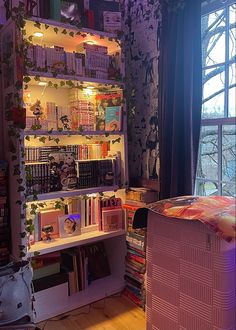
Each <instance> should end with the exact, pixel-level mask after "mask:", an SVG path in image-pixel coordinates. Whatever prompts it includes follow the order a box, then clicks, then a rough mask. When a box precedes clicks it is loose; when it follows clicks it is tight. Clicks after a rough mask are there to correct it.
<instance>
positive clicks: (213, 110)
mask: <svg viewBox="0 0 236 330" xmlns="http://www.w3.org/2000/svg"><path fill="white" fill-rule="evenodd" d="M223 117H224V93H220V94H218V95H216V96H215V97H212V98H211V99H210V100H209V101H207V102H205V103H203V105H202V119H207V118H223Z"/></svg>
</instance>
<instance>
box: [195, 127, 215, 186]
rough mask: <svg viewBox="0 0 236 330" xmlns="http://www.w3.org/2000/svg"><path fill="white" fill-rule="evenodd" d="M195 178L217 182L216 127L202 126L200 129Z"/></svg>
mask: <svg viewBox="0 0 236 330" xmlns="http://www.w3.org/2000/svg"><path fill="white" fill-rule="evenodd" d="M197 177H198V178H203V179H209V180H216V181H217V180H218V128H217V126H203V127H202V129H201V136H200V146H199V156H198V169H197Z"/></svg>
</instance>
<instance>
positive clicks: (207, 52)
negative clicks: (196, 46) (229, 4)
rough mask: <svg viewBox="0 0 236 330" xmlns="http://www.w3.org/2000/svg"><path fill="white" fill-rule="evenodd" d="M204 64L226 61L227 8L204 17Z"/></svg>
mask: <svg viewBox="0 0 236 330" xmlns="http://www.w3.org/2000/svg"><path fill="white" fill-rule="evenodd" d="M202 59H203V60H202V62H203V66H209V65H213V64H218V63H222V62H224V61H225V10H219V11H216V12H214V13H211V14H209V15H206V16H204V17H203V18H202Z"/></svg>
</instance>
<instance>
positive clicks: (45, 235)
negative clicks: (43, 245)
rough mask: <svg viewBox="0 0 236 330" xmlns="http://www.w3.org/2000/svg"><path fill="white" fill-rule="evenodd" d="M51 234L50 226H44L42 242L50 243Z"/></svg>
mask: <svg viewBox="0 0 236 330" xmlns="http://www.w3.org/2000/svg"><path fill="white" fill-rule="evenodd" d="M52 233H53V226H52V225H45V226H43V227H42V240H43V241H44V242H51V240H52Z"/></svg>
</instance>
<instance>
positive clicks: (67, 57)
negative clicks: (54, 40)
mask: <svg viewBox="0 0 236 330" xmlns="http://www.w3.org/2000/svg"><path fill="white" fill-rule="evenodd" d="M118 54H119V52H116V55H114V54H108V49H107V47H105V46H100V45H90V44H86V43H82V44H81V45H79V46H78V47H77V49H76V50H75V51H72V52H67V51H65V50H64V48H63V47H60V46H56V45H55V46H53V47H43V46H41V45H37V44H36V45H34V44H30V45H29V47H28V50H27V62H26V67H27V69H28V70H30V71H37V72H39V73H40V72H42V73H43V72H47V73H48V72H49V73H52V74H53V75H55V74H56V75H57V74H63V75H69V76H70V77H71V76H74V79H76V78H79V77H88V78H95V79H102V80H107V79H110V80H120V77H119V76H118V75H110V74H109V72H110V70H111V65H114V64H115V65H116V67H117V65H118V66H119V68H117V70H120V66H121V63H120V61H118V59H119V56H118Z"/></svg>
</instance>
